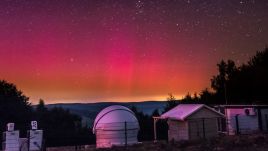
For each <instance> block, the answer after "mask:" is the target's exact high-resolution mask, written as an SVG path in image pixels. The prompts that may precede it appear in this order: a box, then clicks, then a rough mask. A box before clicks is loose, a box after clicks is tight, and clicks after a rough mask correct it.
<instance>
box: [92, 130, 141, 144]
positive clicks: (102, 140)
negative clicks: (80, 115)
mask: <svg viewBox="0 0 268 151" xmlns="http://www.w3.org/2000/svg"><path fill="white" fill-rule="evenodd" d="M125 132H126V133H127V136H126V133H125ZM137 136H138V129H133V130H127V131H125V130H118V131H116V130H112V131H109V130H102V129H98V130H96V146H97V148H109V147H112V146H124V145H125V143H126V141H127V144H128V145H131V144H136V143H137V142H138V140H137ZM126 139H127V140H126Z"/></svg>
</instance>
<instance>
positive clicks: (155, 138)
mask: <svg viewBox="0 0 268 151" xmlns="http://www.w3.org/2000/svg"><path fill="white" fill-rule="evenodd" d="M156 122H157V119H156V118H154V142H156V141H157V131H156Z"/></svg>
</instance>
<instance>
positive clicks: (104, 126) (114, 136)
mask: <svg viewBox="0 0 268 151" xmlns="http://www.w3.org/2000/svg"><path fill="white" fill-rule="evenodd" d="M138 130H139V123H138V120H137V118H136V117H135V114H134V113H133V112H132V111H131V110H130V109H128V108H127V107H124V106H121V105H112V106H109V107H107V108H105V109H103V110H102V111H101V112H100V113H99V114H98V115H97V117H96V119H95V121H94V126H93V133H94V134H96V145H97V148H107V147H112V146H123V145H130V144H135V143H137V135H138Z"/></svg>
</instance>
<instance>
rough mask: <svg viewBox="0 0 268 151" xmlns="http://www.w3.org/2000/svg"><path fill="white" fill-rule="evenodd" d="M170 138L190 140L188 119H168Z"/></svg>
mask: <svg viewBox="0 0 268 151" xmlns="http://www.w3.org/2000/svg"><path fill="white" fill-rule="evenodd" d="M168 126H169V129H168V140H170V141H171V140H172V139H173V140H175V141H180V140H188V139H189V135H188V134H189V133H188V122H187V121H184V122H182V121H175V120H169V121H168Z"/></svg>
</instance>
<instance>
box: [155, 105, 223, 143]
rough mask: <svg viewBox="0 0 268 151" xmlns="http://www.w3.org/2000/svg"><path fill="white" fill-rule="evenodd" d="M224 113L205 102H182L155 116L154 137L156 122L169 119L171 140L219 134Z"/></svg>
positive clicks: (193, 138) (169, 137) (208, 136)
mask: <svg viewBox="0 0 268 151" xmlns="http://www.w3.org/2000/svg"><path fill="white" fill-rule="evenodd" d="M224 117H225V116H224V114H222V113H220V112H217V111H216V110H214V109H212V108H210V107H208V106H206V105H204V104H180V105H178V106H176V107H175V108H173V109H171V110H170V111H168V112H166V113H164V114H162V115H161V116H159V117H153V118H154V138H155V141H156V140H157V133H156V132H157V130H156V122H157V121H158V120H159V119H165V120H167V123H168V126H169V130H168V139H169V140H175V141H180V140H195V139H200V138H210V137H214V136H217V135H218V131H219V130H220V127H221V126H220V125H221V119H222V118H224Z"/></svg>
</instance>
